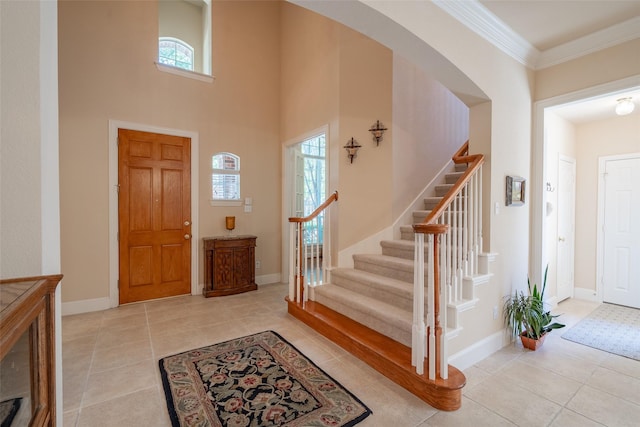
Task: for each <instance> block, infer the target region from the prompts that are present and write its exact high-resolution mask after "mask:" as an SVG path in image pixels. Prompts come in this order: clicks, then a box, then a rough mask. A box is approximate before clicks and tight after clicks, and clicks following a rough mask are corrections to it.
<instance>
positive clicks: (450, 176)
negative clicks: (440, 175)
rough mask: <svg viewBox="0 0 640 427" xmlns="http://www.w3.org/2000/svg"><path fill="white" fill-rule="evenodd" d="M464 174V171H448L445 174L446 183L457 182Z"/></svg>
mask: <svg viewBox="0 0 640 427" xmlns="http://www.w3.org/2000/svg"><path fill="white" fill-rule="evenodd" d="M462 175H464V172H454V173H448V174H446V175H445V176H444V182H445V183H446V184H455V183H456V182H458V179H459V178H460V177H461V176H462Z"/></svg>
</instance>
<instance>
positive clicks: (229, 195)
mask: <svg viewBox="0 0 640 427" xmlns="http://www.w3.org/2000/svg"><path fill="white" fill-rule="evenodd" d="M211 181H212V188H213V199H214V200H240V192H239V190H240V175H235V174H233V175H230V174H216V173H214V174H213V175H212V178H211Z"/></svg>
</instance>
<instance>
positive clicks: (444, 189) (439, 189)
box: [436, 184, 453, 197]
mask: <svg viewBox="0 0 640 427" xmlns="http://www.w3.org/2000/svg"><path fill="white" fill-rule="evenodd" d="M451 187H453V184H444V185H436V196H437V197H443V196H444V195H445V194H447V193H448V192H449V190H450V189H451Z"/></svg>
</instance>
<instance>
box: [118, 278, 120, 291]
mask: <svg viewBox="0 0 640 427" xmlns="http://www.w3.org/2000/svg"><path fill="white" fill-rule="evenodd" d="M118 289H120V279H118Z"/></svg>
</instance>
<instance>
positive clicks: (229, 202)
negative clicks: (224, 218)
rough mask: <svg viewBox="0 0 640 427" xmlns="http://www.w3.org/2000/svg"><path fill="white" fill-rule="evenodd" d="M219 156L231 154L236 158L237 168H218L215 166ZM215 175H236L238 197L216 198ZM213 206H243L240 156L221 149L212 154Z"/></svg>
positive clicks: (211, 201) (211, 200)
mask: <svg viewBox="0 0 640 427" xmlns="http://www.w3.org/2000/svg"><path fill="white" fill-rule="evenodd" d="M218 156H230V157H232V158H234V159H235V169H217V168H214V161H215V158H216V157H218ZM214 175H236V176H237V177H238V179H237V192H238V198H237V199H216V198H214V196H213V179H214ZM210 195H211V199H210V203H211V206H241V205H242V186H241V167H240V156H238V155H237V154H234V153H231V152H229V151H220V152H218V153H215V154H213V155H212V156H211V193H210Z"/></svg>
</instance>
